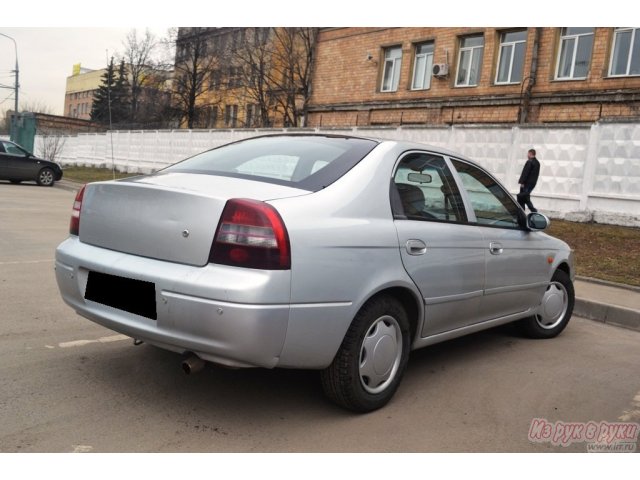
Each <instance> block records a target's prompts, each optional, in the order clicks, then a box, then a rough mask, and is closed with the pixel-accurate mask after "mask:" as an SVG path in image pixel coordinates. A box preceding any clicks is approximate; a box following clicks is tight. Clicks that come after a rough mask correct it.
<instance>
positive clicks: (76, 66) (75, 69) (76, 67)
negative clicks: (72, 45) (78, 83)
mask: <svg viewBox="0 0 640 480" xmlns="http://www.w3.org/2000/svg"><path fill="white" fill-rule="evenodd" d="M80 65H81V64H80V63H76V64H74V65H73V75H74V76H75V75H80Z"/></svg>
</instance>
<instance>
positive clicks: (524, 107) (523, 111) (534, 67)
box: [518, 27, 542, 123]
mask: <svg viewBox="0 0 640 480" xmlns="http://www.w3.org/2000/svg"><path fill="white" fill-rule="evenodd" d="M541 31H542V28H540V27H536V29H535V35H534V37H533V51H532V52H531V69H530V70H529V77H528V78H526V79H525V80H524V81H527V80H528V81H529V84H528V85H527V88H526V90H525V92H524V97H523V99H522V103H521V105H520V111H519V112H518V113H519V115H518V117H519V118H518V122H519V123H527V117H528V116H529V101H530V100H531V91H532V90H533V86H534V85H535V84H536V75H537V73H538V47H539V45H540V33H541Z"/></svg>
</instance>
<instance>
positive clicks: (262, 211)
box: [209, 199, 291, 270]
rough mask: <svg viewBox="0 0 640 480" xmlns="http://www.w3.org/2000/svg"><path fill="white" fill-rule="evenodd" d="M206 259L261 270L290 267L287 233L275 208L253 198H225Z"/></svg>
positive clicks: (286, 268)
mask: <svg viewBox="0 0 640 480" xmlns="http://www.w3.org/2000/svg"><path fill="white" fill-rule="evenodd" d="M209 262H212V263H220V264H223V265H233V266H237V267H246V268H259V269H264V270H288V269H290V268H291V250H290V248H289V234H288V233H287V229H286V228H285V226H284V222H283V221H282V218H281V217H280V215H279V214H278V212H277V210H276V209H275V208H273V207H272V206H271V205H269V204H267V203H264V202H259V201H256V200H246V199H232V200H229V201H227V204H226V205H225V207H224V210H223V211H222V217H221V218H220V223H219V224H218V229H217V230H216V235H215V237H214V239H213V244H212V245H211V252H210V253H209Z"/></svg>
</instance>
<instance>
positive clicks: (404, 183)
mask: <svg viewBox="0 0 640 480" xmlns="http://www.w3.org/2000/svg"><path fill="white" fill-rule="evenodd" d="M391 194H392V202H391V204H392V209H393V213H394V216H395V217H396V218H398V217H400V218H407V219H409V220H435V221H443V222H466V221H467V215H466V212H465V209H464V203H463V201H462V197H461V195H460V191H459V190H458V187H457V185H456V183H455V180H454V179H453V175H452V174H451V171H450V170H449V167H448V166H447V164H446V162H445V160H444V158H443V157H441V156H438V155H433V154H430V153H424V152H412V153H409V154H407V155H405V156H404V157H403V158H402V160H401V161H400V163H399V164H398V167H397V169H396V172H395V174H394V176H393V182H392V192H391Z"/></svg>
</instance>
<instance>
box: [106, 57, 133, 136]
mask: <svg viewBox="0 0 640 480" xmlns="http://www.w3.org/2000/svg"><path fill="white" fill-rule="evenodd" d="M111 116H112V121H113V123H114V124H120V123H128V122H130V121H131V85H130V84H129V79H128V75H127V68H126V66H125V63H124V60H121V61H120V66H119V67H118V74H117V76H116V80H115V84H114V86H113V90H112V91H111Z"/></svg>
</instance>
